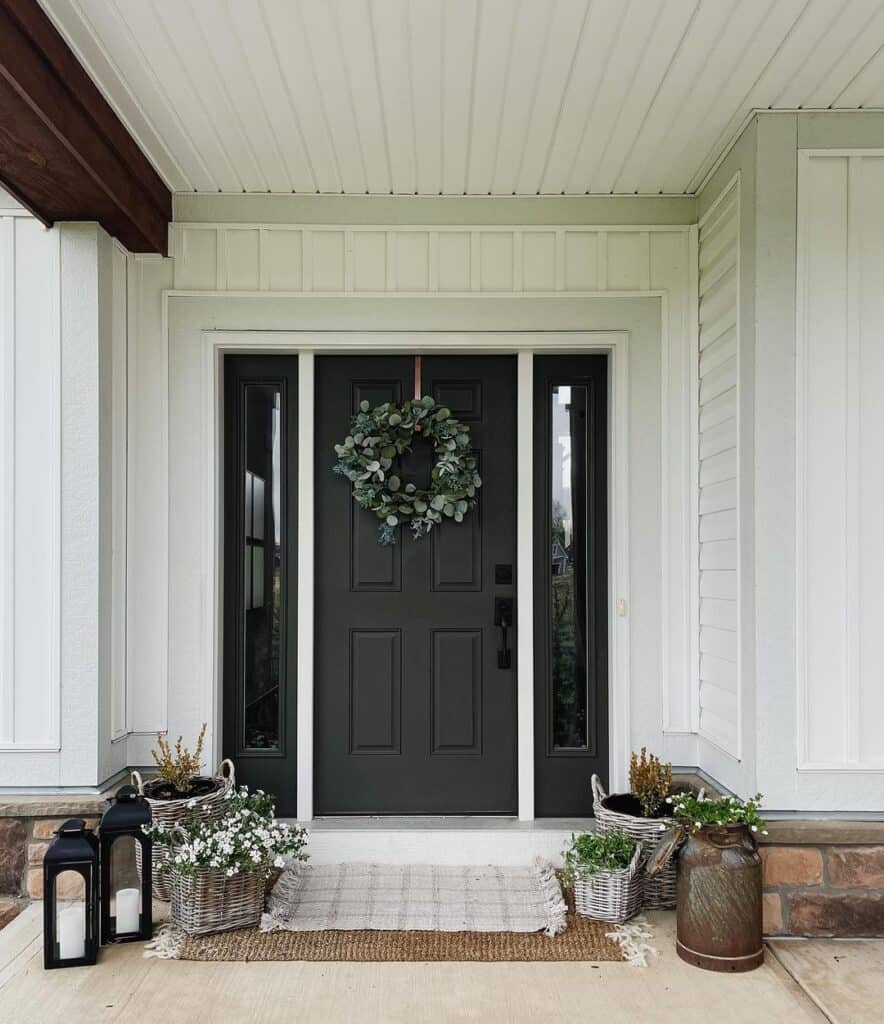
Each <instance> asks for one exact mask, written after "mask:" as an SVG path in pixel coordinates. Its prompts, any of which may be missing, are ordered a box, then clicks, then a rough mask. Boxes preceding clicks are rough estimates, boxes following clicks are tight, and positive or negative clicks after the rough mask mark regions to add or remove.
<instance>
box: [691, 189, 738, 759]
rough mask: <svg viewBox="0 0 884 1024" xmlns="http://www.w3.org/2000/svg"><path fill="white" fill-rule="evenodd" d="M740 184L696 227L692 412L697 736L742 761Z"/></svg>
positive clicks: (723, 196) (722, 198) (725, 195)
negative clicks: (696, 343) (696, 313)
mask: <svg viewBox="0 0 884 1024" xmlns="http://www.w3.org/2000/svg"><path fill="white" fill-rule="evenodd" d="M739 216H740V195H739V181H734V182H733V183H732V184H731V185H730V186H729V187H728V188H727V190H726V191H725V192H724V193H723V194H722V196H721V197H720V198H719V199H718V200H717V201H716V203H715V204H714V205H713V207H712V208H711V210H710V211H709V213H708V214H707V215H706V217H705V218H704V220H703V221H701V223H700V233H699V234H700V238H699V265H700V276H699V321H700V331H699V351H698V353H697V359H698V369H697V381H698V399H697V400H698V408H697V475H696V481H695V484H696V487H697V489H698V495H697V522H696V524H695V529H696V531H697V539H698V543H697V569H698V573H699V580H698V590H699V605H698V615H697V621H696V623H695V628H696V629H697V630H698V631H699V635H698V650H699V659H698V661H699V664H698V666H697V673H698V684H697V689H698V694H697V700H698V703H699V730H700V734H701V735H702V736H704V737H706V738H707V739H709V740H711V741H712V742H713V743H715V744H717V745H718V746H719V747H721V748H722V749H723V750H724V751H726V752H727V753H728V754H731V755H732V756H734V757H739V756H740V728H739V722H740V685H739V661H740V659H739V613H738V603H737V602H738V599H739V576H738V568H739V542H738V533H739V531H738V515H737V507H738V501H739V483H738V427H737V400H738V394H737V388H738V374H739V312H738V302H739V280H740V276H739V241H740V232H739Z"/></svg>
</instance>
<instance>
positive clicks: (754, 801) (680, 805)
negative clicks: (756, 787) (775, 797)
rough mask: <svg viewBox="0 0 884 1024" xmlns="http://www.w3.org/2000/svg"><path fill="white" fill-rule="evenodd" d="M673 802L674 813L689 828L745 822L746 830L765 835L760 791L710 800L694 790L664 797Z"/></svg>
mask: <svg viewBox="0 0 884 1024" xmlns="http://www.w3.org/2000/svg"><path fill="white" fill-rule="evenodd" d="M666 802H667V803H668V804H671V805H672V814H673V817H675V818H677V819H678V821H680V822H681V823H682V825H684V826H685V828H687V829H689V830H690V831H691V832H699V831H700V829H701V828H703V827H704V826H711V827H715V826H716V825H720V826H724V825H747V826H748V827H749V831H750V832H753V833H760V834H761V835H763V836H766V835H767V828H766V827H765V821H764V819H763V818H762V817H761V816H760V815H759V813H758V810H759V808H760V807H761V794H760V793H756V794H755V796H753V797H750V798H749V799H748V800H740V799H738V798H737V797H735V796H725V797H721V799H719V800H712V799H711V798H709V797H698V796H694V794H693V793H677V794H676V795H675V796H669V797H667V798H666Z"/></svg>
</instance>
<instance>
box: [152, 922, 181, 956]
mask: <svg viewBox="0 0 884 1024" xmlns="http://www.w3.org/2000/svg"><path fill="white" fill-rule="evenodd" d="M186 938H187V933H186V932H185V931H184V929H183V928H179V927H178V925H177V924H173V923H172V922H171V921H166V922H165V923H164V924H161V925H159V926H158V927H157V928H156V929H154V933H153V938H152V939H151V940H150V942H147V943H145V946H144V953H143V954H142V955H143V956H144V957H145V958H146V959H151V958H153V957H156V958H157V959H159V960H177V959H178V955H179V953H180V952H181V946H182V944H183V942H184V940H185V939H186Z"/></svg>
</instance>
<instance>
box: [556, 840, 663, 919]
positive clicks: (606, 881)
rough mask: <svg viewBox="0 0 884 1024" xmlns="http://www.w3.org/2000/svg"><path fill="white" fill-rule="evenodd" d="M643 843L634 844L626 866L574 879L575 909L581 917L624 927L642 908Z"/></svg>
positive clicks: (643, 884) (645, 881)
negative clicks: (633, 850)
mask: <svg viewBox="0 0 884 1024" xmlns="http://www.w3.org/2000/svg"><path fill="white" fill-rule="evenodd" d="M648 881H650V879H646V878H645V874H644V870H643V869H642V844H641V843H636V844H635V853H633V855H632V860H631V861H630V862H629V867H625V868H617V869H615V870H613V871H599V872H597V873H596V874H592V875H590V874H586V875H583V876H582V877H578V878H576V879H575V880H574V909H575V910H576V911H577V913H578V914H580V916H581V917H591V918H593V919H594V920H596V921H610V922H611V923H612V924H623V922H624V921H628V920H629V919H630V918H631V917H635V915H636V914H637V913H638V912H639V911H640V910H641V909H642V893H643V890H644V887H645V885H646V883H647V882H648Z"/></svg>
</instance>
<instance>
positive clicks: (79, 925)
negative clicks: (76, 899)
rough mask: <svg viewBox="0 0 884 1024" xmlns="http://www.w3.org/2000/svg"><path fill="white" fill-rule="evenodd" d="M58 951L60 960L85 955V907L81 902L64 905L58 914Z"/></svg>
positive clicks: (77, 958) (74, 958)
mask: <svg viewBox="0 0 884 1024" xmlns="http://www.w3.org/2000/svg"><path fill="white" fill-rule="evenodd" d="M58 953H59V956H60V957H61V959H62V960H79V959H81V958H82V957H84V956H85V955H86V908H85V907H84V906H83V904H82V903H76V904H74V906H72V907H65V908H64V910H62V911H61V913H60V914H59V915H58Z"/></svg>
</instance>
